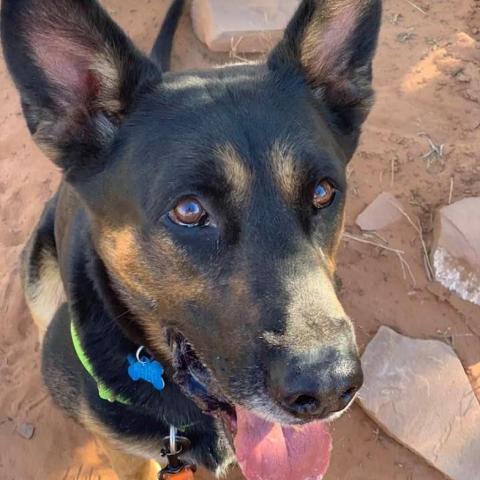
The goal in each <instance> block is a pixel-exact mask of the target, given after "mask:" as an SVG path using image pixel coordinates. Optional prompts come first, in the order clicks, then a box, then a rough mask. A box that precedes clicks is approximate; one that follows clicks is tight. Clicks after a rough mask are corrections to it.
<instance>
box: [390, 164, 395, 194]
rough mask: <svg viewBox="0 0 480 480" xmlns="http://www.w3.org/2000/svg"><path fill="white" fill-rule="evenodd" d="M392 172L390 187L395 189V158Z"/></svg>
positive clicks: (391, 167) (391, 166)
mask: <svg viewBox="0 0 480 480" xmlns="http://www.w3.org/2000/svg"><path fill="white" fill-rule="evenodd" d="M390 172H391V178H390V185H391V186H392V187H393V185H394V184H395V157H392V161H391V165H390Z"/></svg>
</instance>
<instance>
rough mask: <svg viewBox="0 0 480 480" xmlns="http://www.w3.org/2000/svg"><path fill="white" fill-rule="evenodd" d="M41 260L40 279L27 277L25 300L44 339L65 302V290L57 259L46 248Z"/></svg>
mask: <svg viewBox="0 0 480 480" xmlns="http://www.w3.org/2000/svg"><path fill="white" fill-rule="evenodd" d="M27 261H28V260H27ZM40 262H41V265H40V267H39V278H38V280H35V281H31V280H30V279H28V278H27V279H25V286H24V288H25V300H26V302H27V305H28V308H29V309H30V312H31V315H32V318H33V320H34V322H35V324H36V325H37V327H38V331H39V336H40V339H43V336H44V335H45V332H46V330H47V327H48V325H49V324H50V322H51V321H52V319H53V317H54V315H55V313H56V311H57V310H58V308H59V307H60V305H61V304H62V303H63V302H65V292H64V289H63V284H62V279H61V278H60V272H59V269H58V263H57V259H56V258H54V257H53V255H52V254H51V253H50V252H49V251H47V250H45V251H44V252H43V255H42V258H41V261H40Z"/></svg>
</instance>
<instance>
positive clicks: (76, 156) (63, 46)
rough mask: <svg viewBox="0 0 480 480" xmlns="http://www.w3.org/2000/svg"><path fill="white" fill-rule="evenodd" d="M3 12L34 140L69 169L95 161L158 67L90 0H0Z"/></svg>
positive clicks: (8, 55)
mask: <svg viewBox="0 0 480 480" xmlns="http://www.w3.org/2000/svg"><path fill="white" fill-rule="evenodd" d="M1 19H2V22H1V34H2V44H3V51H4V55H5V59H6V62H7V65H8V67H9V70H10V73H11V75H12V77H13V79H14V81H15V83H16V86H17V88H18V90H19V92H20V95H21V99H22V107H23V111H24V114H25V117H26V119H27V124H28V127H29V129H30V131H31V133H32V134H33V136H34V138H35V140H36V142H37V143H38V144H39V145H40V146H41V147H42V149H43V150H44V151H45V152H46V153H47V155H49V156H50V157H51V158H52V160H53V161H54V162H56V163H57V164H58V165H59V166H61V167H62V168H63V169H64V170H65V171H66V172H67V174H72V175H75V174H79V173H81V171H82V169H84V168H86V167H89V169H91V168H97V167H96V166H94V164H95V162H96V161H97V162H100V161H101V159H102V158H103V154H104V152H105V149H106V148H108V146H109V144H110V143H111V141H112V139H113V137H114V135H115V131H116V129H117V127H118V125H119V123H120V122H121V121H122V119H123V118H124V116H125V115H127V114H128V112H129V110H130V109H131V108H132V106H133V104H134V102H135V99H136V98H137V96H138V95H139V93H140V92H141V91H142V90H144V89H146V88H148V86H149V85H151V84H152V83H153V82H156V81H158V80H159V76H160V74H159V72H158V70H157V68H156V67H155V66H154V65H153V64H152V63H151V62H150V61H149V60H147V59H146V58H145V57H144V56H143V55H141V54H140V53H139V52H138V51H137V50H136V49H135V48H134V47H133V45H132V44H131V43H130V41H129V40H128V38H127V37H126V36H125V34H124V33H123V32H122V31H121V30H120V29H119V28H118V26H117V25H116V24H115V23H114V22H113V21H112V20H111V19H110V18H109V17H108V15H107V14H106V13H105V11H104V10H103V9H102V8H101V7H100V6H99V5H98V4H97V3H96V2H95V1H93V0H3V2H2V15H1Z"/></svg>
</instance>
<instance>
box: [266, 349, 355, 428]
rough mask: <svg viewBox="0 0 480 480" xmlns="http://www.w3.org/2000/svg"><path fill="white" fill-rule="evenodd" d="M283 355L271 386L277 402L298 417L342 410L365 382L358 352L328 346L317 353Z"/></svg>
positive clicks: (326, 415) (273, 373)
mask: <svg viewBox="0 0 480 480" xmlns="http://www.w3.org/2000/svg"><path fill="white" fill-rule="evenodd" d="M281 357H282V358H280V357H278V358H277V359H276V360H275V362H274V363H273V365H272V369H271V371H270V389H271V392H272V394H273V395H274V397H275V398H276V400H277V402H278V403H279V404H280V405H281V406H282V407H283V408H284V409H286V410H287V411H288V412H290V413H291V414H292V415H294V416H296V417H298V418H302V419H305V420H310V419H311V420H314V419H321V418H326V417H328V416H329V415H331V414H333V413H336V412H341V411H342V410H343V409H345V407H347V406H348V404H349V403H350V402H351V401H352V399H353V398H354V396H355V394H356V393H357V392H358V390H359V389H360V387H361V386H362V383H363V372H362V368H361V364H360V360H359V358H358V355H357V354H356V353H355V354H353V353H352V354H347V353H342V352H340V351H336V350H335V349H332V348H328V349H323V350H321V351H319V352H318V353H317V354H313V355H312V353H309V354H307V355H302V356H299V355H295V356H291V355H281ZM312 357H313V358H312Z"/></svg>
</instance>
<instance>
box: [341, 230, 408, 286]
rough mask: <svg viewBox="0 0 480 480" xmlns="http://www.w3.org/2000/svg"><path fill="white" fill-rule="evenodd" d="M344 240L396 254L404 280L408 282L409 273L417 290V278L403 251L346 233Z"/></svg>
mask: <svg viewBox="0 0 480 480" xmlns="http://www.w3.org/2000/svg"><path fill="white" fill-rule="evenodd" d="M343 238H344V239H345V240H353V241H355V242H359V243H364V244H366V245H372V246H373V247H377V248H380V249H382V250H385V251H387V252H392V253H394V254H395V255H396V256H397V257H398V260H399V262H400V267H401V269H402V275H403V279H404V280H407V273H408V275H409V276H410V279H411V281H412V285H413V288H415V287H416V286H417V281H416V280H415V276H414V275H413V272H412V269H411V268H410V265H409V264H408V262H407V261H406V260H405V258H404V257H403V256H404V255H405V252H404V251H403V250H399V249H398V248H392V247H389V246H387V245H383V244H381V243H378V242H374V241H373V240H366V239H365V238H361V237H357V236H355V235H352V234H350V233H344V234H343ZM380 238H381V237H380Z"/></svg>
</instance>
